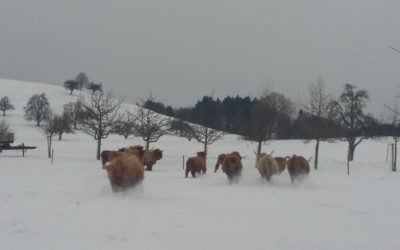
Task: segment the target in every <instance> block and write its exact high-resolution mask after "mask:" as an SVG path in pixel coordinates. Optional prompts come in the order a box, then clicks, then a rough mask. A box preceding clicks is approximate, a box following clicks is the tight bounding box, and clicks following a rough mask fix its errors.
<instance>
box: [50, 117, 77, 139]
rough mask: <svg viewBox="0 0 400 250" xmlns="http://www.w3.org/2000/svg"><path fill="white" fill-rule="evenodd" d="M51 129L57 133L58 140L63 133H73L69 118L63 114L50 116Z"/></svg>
mask: <svg viewBox="0 0 400 250" xmlns="http://www.w3.org/2000/svg"><path fill="white" fill-rule="evenodd" d="M51 126H52V128H51V129H52V130H54V131H55V132H56V134H57V135H58V140H59V141H60V140H62V135H63V134H69V133H73V132H74V131H73V130H72V127H71V122H70V120H69V119H68V118H67V117H66V116H65V115H54V116H53V117H52V124H51Z"/></svg>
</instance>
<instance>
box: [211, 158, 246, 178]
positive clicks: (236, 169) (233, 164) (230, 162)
mask: <svg viewBox="0 0 400 250" xmlns="http://www.w3.org/2000/svg"><path fill="white" fill-rule="evenodd" d="M242 158H243V157H241V156H240V154H239V152H237V151H234V152H232V153H230V154H220V155H219V156H218V159H217V163H216V164H215V169H214V173H215V172H217V170H218V167H219V165H222V167H221V168H222V171H223V172H224V173H225V174H226V176H227V177H228V180H229V183H232V182H234V181H236V182H237V181H238V180H239V178H240V176H241V174H242V169H243V165H242Z"/></svg>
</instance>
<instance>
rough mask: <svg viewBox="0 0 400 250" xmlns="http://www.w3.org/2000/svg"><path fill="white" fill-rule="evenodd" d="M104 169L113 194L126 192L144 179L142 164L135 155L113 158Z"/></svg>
mask: <svg viewBox="0 0 400 250" xmlns="http://www.w3.org/2000/svg"><path fill="white" fill-rule="evenodd" d="M105 168H106V170H107V174H108V178H109V180H110V184H111V188H112V190H113V191H114V192H117V191H119V190H126V189H127V188H129V187H132V186H135V185H136V184H139V183H141V182H142V181H143V179H144V169H143V164H142V162H141V161H140V159H139V158H138V157H136V156H135V155H129V154H123V155H121V156H118V157H115V158H114V159H113V160H112V161H111V162H110V163H109V164H107V165H106V167H105Z"/></svg>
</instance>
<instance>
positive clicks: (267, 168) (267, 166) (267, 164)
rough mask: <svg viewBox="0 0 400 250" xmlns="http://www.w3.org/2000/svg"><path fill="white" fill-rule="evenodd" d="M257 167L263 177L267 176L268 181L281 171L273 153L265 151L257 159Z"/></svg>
mask: <svg viewBox="0 0 400 250" xmlns="http://www.w3.org/2000/svg"><path fill="white" fill-rule="evenodd" d="M257 168H258V171H259V172H260V174H261V177H262V178H265V179H266V180H267V181H269V180H270V179H271V176H273V175H274V174H277V173H279V165H278V162H277V161H276V160H275V159H274V158H273V157H272V156H271V155H268V154H265V153H263V154H261V155H260V158H259V159H258V161H257Z"/></svg>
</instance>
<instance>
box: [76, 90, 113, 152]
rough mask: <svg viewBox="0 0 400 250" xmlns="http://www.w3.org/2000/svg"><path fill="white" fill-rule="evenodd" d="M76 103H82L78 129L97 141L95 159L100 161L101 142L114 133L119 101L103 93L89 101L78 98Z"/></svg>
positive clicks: (95, 94) (96, 94) (91, 97)
mask: <svg viewBox="0 0 400 250" xmlns="http://www.w3.org/2000/svg"><path fill="white" fill-rule="evenodd" d="M78 101H79V102H80V103H82V111H81V114H82V115H81V118H80V119H79V122H78V129H80V130H82V131H83V132H84V133H86V134H88V135H90V136H92V137H93V138H94V139H95V140H97V150H96V159H97V160H100V151H101V141H102V139H105V138H107V137H108V135H110V134H111V133H114V127H115V126H114V125H115V123H116V122H117V120H118V110H119V109H120V106H121V101H115V100H113V99H112V94H111V93H106V94H105V93H103V92H96V93H94V94H93V95H90V97H89V100H86V99H85V98H84V97H83V96H80V97H79V99H78Z"/></svg>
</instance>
